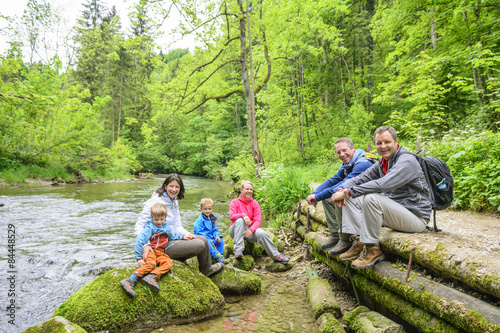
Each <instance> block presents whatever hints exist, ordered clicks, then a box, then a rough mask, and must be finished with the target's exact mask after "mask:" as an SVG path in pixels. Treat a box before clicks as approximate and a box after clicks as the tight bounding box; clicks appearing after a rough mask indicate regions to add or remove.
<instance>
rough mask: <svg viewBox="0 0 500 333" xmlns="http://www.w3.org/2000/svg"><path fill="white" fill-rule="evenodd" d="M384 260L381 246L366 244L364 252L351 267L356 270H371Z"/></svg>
mask: <svg viewBox="0 0 500 333" xmlns="http://www.w3.org/2000/svg"><path fill="white" fill-rule="evenodd" d="M381 260H384V253H383V252H382V250H380V246H379V245H376V244H365V247H364V249H363V252H362V253H361V255H360V256H359V258H358V259H356V260H354V261H353V262H352V263H351V267H352V268H355V269H361V268H369V267H373V266H375V264H376V263H377V262H379V261H381Z"/></svg>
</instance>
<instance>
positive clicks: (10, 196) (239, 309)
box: [0, 176, 315, 332]
mask: <svg viewBox="0 0 500 333" xmlns="http://www.w3.org/2000/svg"><path fill="white" fill-rule="evenodd" d="M163 180H164V177H160V178H152V179H146V180H141V181H135V182H125V183H111V184H79V185H60V186H22V187H0V206H2V204H3V206H2V207H0V225H1V229H2V230H1V236H0V241H1V246H0V249H1V250H0V251H1V252H0V253H1V256H0V262H1V267H2V272H3V277H2V282H1V283H0V306H1V307H2V310H4V311H2V312H1V313H0V316H1V317H0V332H20V331H22V330H24V329H25V328H27V327H30V326H33V325H35V324H38V323H40V322H43V321H45V320H47V319H49V318H50V316H51V315H52V313H53V312H54V311H55V309H56V308H57V307H58V306H59V305H60V304H62V303H63V302H64V301H65V300H66V299H67V298H68V297H69V296H70V295H71V294H72V293H74V292H75V291H77V290H78V289H80V288H81V287H82V286H84V285H85V284H86V283H88V282H89V281H91V280H92V279H94V278H95V277H96V276H97V275H99V274H100V273H102V272H105V271H107V270H109V269H112V268H116V267H119V266H123V265H130V264H134V263H135V260H134V256H133V253H134V244H135V236H134V232H133V230H134V225H135V221H136V219H137V216H138V214H139V213H140V212H141V210H142V206H143V204H144V202H145V201H146V200H147V199H149V198H150V197H151V194H152V193H153V191H154V190H155V189H156V188H157V187H159V186H160V185H161V184H162V182H163ZM183 181H184V185H185V187H186V197H185V198H184V199H183V200H181V201H180V202H179V205H180V211H181V219H182V222H183V224H184V227H185V228H186V229H187V230H190V231H192V230H193V222H194V221H195V220H196V218H197V217H198V216H199V214H200V211H199V201H200V199H201V198H203V197H211V198H212V199H213V200H214V201H215V206H214V214H215V215H216V216H217V217H218V218H219V220H218V228H219V230H220V231H221V233H224V231H225V230H226V229H227V228H228V225H229V216H228V209H229V200H227V199H226V197H227V195H228V194H229V193H230V192H231V190H232V185H231V184H228V183H221V182H217V181H213V180H208V179H203V178H197V177H189V176H183ZM263 290H264V291H263V293H262V294H261V295H256V296H248V297H236V298H235V297H232V298H228V299H227V304H226V308H225V311H224V314H223V315H222V316H219V317H215V318H213V319H209V320H205V321H203V322H201V323H195V324H190V325H183V326H181V327H178V326H177V327H175V326H173V327H166V328H163V332H168V331H171V332H177V331H178V332H180V331H183V332H236V331H238V332H250V331H256V332H289V331H296V332H303V331H311V330H314V329H315V328H314V318H312V317H311V314H310V311H308V310H307V304H306V303H305V300H302V299H303V295H301V297H300V298H301V300H300V301H297V298H298V291H297V290H296V289H294V287H293V285H292V284H291V283H290V282H287V281H286V279H283V278H280V276H279V275H276V276H270V277H269V278H266V279H265V280H264V288H263ZM14 305H15V307H14ZM6 309H7V310H6ZM278 309H279V311H278ZM5 310H6V311H5ZM304 313H306V314H307V315H306V316H304ZM12 323H14V325H13V324H12ZM155 332H156V331H155ZM158 332H159V331H158Z"/></svg>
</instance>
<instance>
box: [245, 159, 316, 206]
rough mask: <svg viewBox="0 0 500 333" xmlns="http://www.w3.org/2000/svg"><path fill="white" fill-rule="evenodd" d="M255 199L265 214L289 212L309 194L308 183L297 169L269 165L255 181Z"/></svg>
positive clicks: (281, 165)
mask: <svg viewBox="0 0 500 333" xmlns="http://www.w3.org/2000/svg"><path fill="white" fill-rule="evenodd" d="M254 185H255V190H254V191H255V198H256V199H257V201H258V202H259V203H260V206H261V209H262V211H263V212H264V213H265V214H269V215H276V214H279V213H285V212H287V211H290V210H291V209H292V208H293V206H295V204H296V203H297V201H299V200H300V199H303V198H305V197H307V195H308V194H309V192H310V189H309V182H308V181H306V179H305V178H303V175H302V173H301V172H300V169H299V168H296V167H284V166H283V164H271V165H269V166H267V168H266V169H265V170H261V172H260V178H259V179H256V180H255V183H254Z"/></svg>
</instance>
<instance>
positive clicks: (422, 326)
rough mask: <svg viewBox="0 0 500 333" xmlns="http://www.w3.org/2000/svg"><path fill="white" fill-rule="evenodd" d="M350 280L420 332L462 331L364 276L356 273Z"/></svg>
mask: <svg viewBox="0 0 500 333" xmlns="http://www.w3.org/2000/svg"><path fill="white" fill-rule="evenodd" d="M352 281H353V283H354V285H355V286H356V287H357V288H359V289H360V290H362V291H363V292H365V293H366V294H368V295H370V297H371V298H373V299H374V301H375V302H376V303H379V304H381V305H382V306H384V307H385V308H386V309H388V310H389V311H391V312H392V313H394V314H395V315H397V316H398V317H399V318H401V319H403V320H405V321H406V322H408V323H409V324H410V325H412V326H413V327H415V328H417V329H418V330H420V331H422V332H447V333H451V332H457V333H458V332H461V331H462V330H460V329H457V328H455V327H453V326H452V325H450V324H449V323H447V322H446V321H444V320H441V319H439V318H437V317H434V316H433V315H432V314H430V313H428V312H427V311H425V310H422V309H420V308H419V307H417V306H415V305H414V304H412V303H410V302H408V301H406V300H404V299H403V298H401V297H400V296H399V295H397V294H394V293H393V292H391V291H389V290H387V289H386V288H385V287H382V286H380V284H378V283H375V282H373V281H372V280H370V279H369V278H367V277H365V276H362V275H360V274H356V275H354V276H353V277H352Z"/></svg>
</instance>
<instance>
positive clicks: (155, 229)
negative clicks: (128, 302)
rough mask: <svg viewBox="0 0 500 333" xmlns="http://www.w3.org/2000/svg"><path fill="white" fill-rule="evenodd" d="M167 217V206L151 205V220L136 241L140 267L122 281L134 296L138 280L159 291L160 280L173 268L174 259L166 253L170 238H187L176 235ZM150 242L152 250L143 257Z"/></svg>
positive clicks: (123, 285) (136, 257)
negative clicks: (145, 246) (144, 248)
mask: <svg viewBox="0 0 500 333" xmlns="http://www.w3.org/2000/svg"><path fill="white" fill-rule="evenodd" d="M166 218H167V207H166V206H165V205H164V204H162V203H157V204H155V205H153V207H151V220H149V221H148V222H147V224H146V227H145V228H144V229H143V230H142V231H141V233H140V234H139V235H138V236H137V240H136V242H135V259H137V264H138V265H139V268H138V269H136V270H135V271H134V274H132V276H130V277H128V278H126V279H124V280H122V281H120V284H121V285H122V287H123V289H125V291H126V292H127V294H129V295H130V296H132V297H135V291H134V286H135V284H136V283H137V281H140V282H142V283H143V284H144V285H145V286H146V287H148V288H149V289H151V291H154V292H159V291H160V286H159V285H158V280H159V279H160V277H161V276H162V275H163V274H165V273H167V272H168V271H169V270H170V268H172V265H173V262H172V259H170V257H169V256H168V255H167V254H166V253H165V247H166V246H167V243H168V240H169V239H170V240H175V239H185V237H186V236H183V235H181V234H177V235H174V233H173V232H172V229H170V226H169V225H168V223H167V222H166V221H165V219H166ZM146 244H150V246H151V250H152V252H150V253H148V254H147V255H146V258H143V257H142V249H143V247H144V245H146Z"/></svg>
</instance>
